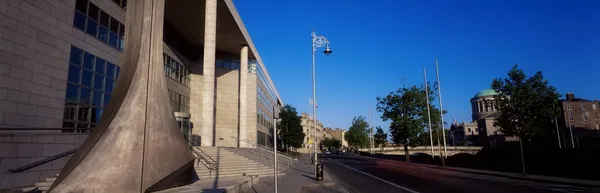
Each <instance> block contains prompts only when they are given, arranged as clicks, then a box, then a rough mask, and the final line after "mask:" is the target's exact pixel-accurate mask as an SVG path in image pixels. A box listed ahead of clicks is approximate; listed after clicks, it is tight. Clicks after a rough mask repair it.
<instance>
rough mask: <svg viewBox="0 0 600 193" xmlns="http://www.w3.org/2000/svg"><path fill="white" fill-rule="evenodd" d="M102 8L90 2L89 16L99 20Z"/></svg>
mask: <svg viewBox="0 0 600 193" xmlns="http://www.w3.org/2000/svg"><path fill="white" fill-rule="evenodd" d="M99 11H100V9H98V7H96V5H94V4H91V3H90V10H89V11H88V13H87V15H88V17H90V18H92V19H93V20H94V21H98V14H99Z"/></svg>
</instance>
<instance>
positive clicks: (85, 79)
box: [81, 70, 94, 87]
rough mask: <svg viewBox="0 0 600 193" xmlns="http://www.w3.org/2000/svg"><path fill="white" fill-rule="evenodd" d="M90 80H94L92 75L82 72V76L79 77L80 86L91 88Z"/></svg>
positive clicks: (88, 72) (85, 71)
mask: <svg viewBox="0 0 600 193" xmlns="http://www.w3.org/2000/svg"><path fill="white" fill-rule="evenodd" d="M92 78H94V77H93V73H92V72H90V71H87V70H84V71H83V75H82V76H81V84H82V85H83V86H86V87H92Z"/></svg>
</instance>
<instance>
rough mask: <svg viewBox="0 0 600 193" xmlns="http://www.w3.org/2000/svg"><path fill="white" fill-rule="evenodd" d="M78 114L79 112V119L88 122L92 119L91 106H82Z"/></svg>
mask: <svg viewBox="0 0 600 193" xmlns="http://www.w3.org/2000/svg"><path fill="white" fill-rule="evenodd" d="M77 114H79V121H85V122H88V121H89V120H90V107H80V108H79V113H77ZM79 125H83V124H79ZM86 127H87V126H86ZM79 128H85V127H79Z"/></svg>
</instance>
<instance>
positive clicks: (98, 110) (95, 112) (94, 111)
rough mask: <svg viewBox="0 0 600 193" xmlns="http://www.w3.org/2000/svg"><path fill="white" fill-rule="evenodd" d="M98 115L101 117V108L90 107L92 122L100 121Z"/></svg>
mask: <svg viewBox="0 0 600 193" xmlns="http://www.w3.org/2000/svg"><path fill="white" fill-rule="evenodd" d="M100 117H102V109H101V108H92V120H91V122H92V123H98V122H100Z"/></svg>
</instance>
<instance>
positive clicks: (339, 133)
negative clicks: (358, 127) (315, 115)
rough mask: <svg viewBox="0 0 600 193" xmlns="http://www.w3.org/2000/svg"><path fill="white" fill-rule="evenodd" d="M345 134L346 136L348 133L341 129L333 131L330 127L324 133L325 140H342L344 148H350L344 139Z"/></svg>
mask: <svg viewBox="0 0 600 193" xmlns="http://www.w3.org/2000/svg"><path fill="white" fill-rule="evenodd" d="M344 134H346V131H345V130H343V129H340V128H335V129H331V128H329V127H327V128H325V130H324V132H323V137H325V138H328V137H329V138H334V139H337V140H340V141H341V142H342V146H343V147H347V146H348V142H347V141H346V140H345V139H344Z"/></svg>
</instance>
